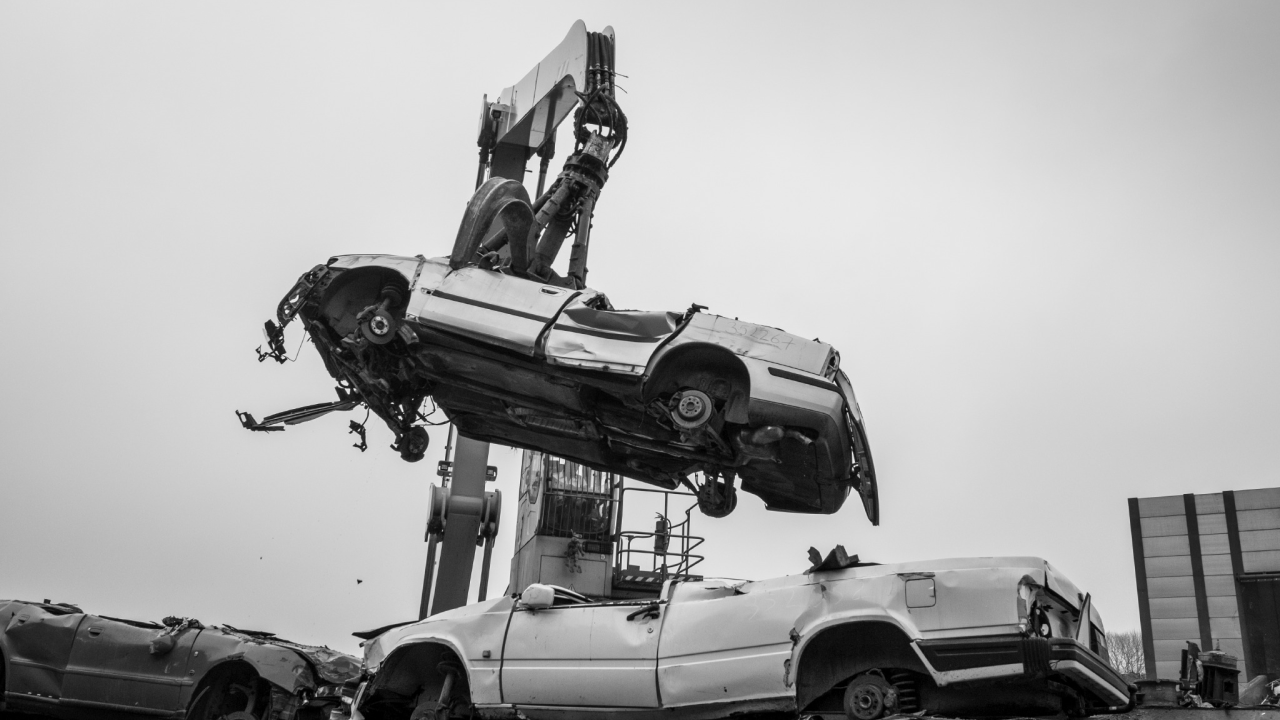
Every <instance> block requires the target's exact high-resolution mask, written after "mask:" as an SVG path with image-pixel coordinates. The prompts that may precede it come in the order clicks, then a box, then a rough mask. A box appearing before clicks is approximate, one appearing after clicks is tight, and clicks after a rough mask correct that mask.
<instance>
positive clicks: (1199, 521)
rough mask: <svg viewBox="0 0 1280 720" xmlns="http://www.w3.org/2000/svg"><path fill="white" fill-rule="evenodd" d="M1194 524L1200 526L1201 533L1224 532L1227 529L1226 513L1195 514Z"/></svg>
mask: <svg viewBox="0 0 1280 720" xmlns="http://www.w3.org/2000/svg"><path fill="white" fill-rule="evenodd" d="M1196 525H1197V526H1199V527H1200V534H1201V535H1213V534H1217V533H1225V532H1226V531H1227V515H1226V513H1210V514H1208V515H1199V514H1197V515H1196Z"/></svg>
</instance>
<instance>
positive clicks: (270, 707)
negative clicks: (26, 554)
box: [0, 600, 360, 720]
mask: <svg viewBox="0 0 1280 720" xmlns="http://www.w3.org/2000/svg"><path fill="white" fill-rule="evenodd" d="M0 628H3V629H4V631H3V634H0V685H2V686H3V689H4V695H3V702H0V710H11V711H22V712H32V713H39V714H42V715H51V716H53V717H58V718H83V717H86V714H85V713H86V712H89V713H94V712H96V713H103V714H104V715H103V716H104V717H105V716H106V715H105V714H107V713H109V714H113V715H115V716H120V715H124V716H130V715H132V716H134V717H144V716H145V717H170V718H185V719H186V720H328V719H329V716H330V712H331V711H332V710H339V711H340V713H339V714H344V715H345V713H346V708H347V707H348V706H349V705H350V702H351V696H352V695H353V694H354V690H355V686H356V681H358V680H359V677H360V661H359V660H358V659H356V658H353V657H351V656H350V655H346V654H343V653H340V652H335V651H333V650H330V649H328V648H324V647H312V646H308V645H299V644H297V643H291V642H288V641H286V640H282V639H280V638H277V637H275V636H274V635H272V634H271V633H264V632H253V631H248V630H238V629H236V628H233V627H230V626H227V625H222V626H212V627H205V626H204V625H202V624H200V622H198V621H196V620H192V619H190V618H165V621H164V622H163V623H151V622H139V621H134V620H119V619H116V618H108V617H101V616H98V615H90V614H87V613H85V612H83V611H82V610H81V609H80V608H78V607H75V606H74V605H67V604H64V603H50V602H48V601H46V602H42V603H37V602H23V601H19V600H0Z"/></svg>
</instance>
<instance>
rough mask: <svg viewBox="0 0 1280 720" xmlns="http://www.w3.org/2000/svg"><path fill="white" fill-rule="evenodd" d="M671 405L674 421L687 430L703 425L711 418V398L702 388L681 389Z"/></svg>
mask: <svg viewBox="0 0 1280 720" xmlns="http://www.w3.org/2000/svg"><path fill="white" fill-rule="evenodd" d="M669 407H670V408H671V419H672V421H674V422H675V424H676V425H679V426H680V427H682V428H684V429H686V430H693V429H694V428H699V427H702V426H703V425H705V424H706V423H707V421H708V420H710V419H711V412H712V406H711V398H710V397H708V396H707V394H706V393H704V392H702V391H701V390H692V389H686V390H681V391H680V392H678V393H676V394H675V396H674V397H673V398H672V399H671V405H670V406H669Z"/></svg>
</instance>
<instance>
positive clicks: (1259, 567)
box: [1147, 550, 1280, 574]
mask: <svg viewBox="0 0 1280 720" xmlns="http://www.w3.org/2000/svg"><path fill="white" fill-rule="evenodd" d="M1240 557H1241V559H1242V560H1244V571H1245V572H1251V573H1255V572H1280V550H1255V551H1254V552H1247V553H1240ZM1158 559H1159V560H1165V559H1167V558H1158ZM1152 562H1153V561H1152V560H1148V561H1147V564H1148V565H1150V563H1152ZM1150 572H1151V571H1150V570H1148V571H1147V573H1148V574H1150Z"/></svg>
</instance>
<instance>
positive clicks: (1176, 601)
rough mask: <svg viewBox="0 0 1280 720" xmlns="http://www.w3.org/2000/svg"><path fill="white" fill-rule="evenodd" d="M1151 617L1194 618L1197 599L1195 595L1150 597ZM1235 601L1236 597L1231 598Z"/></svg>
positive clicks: (1162, 618)
mask: <svg viewBox="0 0 1280 720" xmlns="http://www.w3.org/2000/svg"><path fill="white" fill-rule="evenodd" d="M1148 602H1150V603H1151V617H1152V618H1159V619H1161V620H1168V619H1171V618H1193V617H1196V599H1195V598H1193V597H1180V598H1150V599H1149V601H1148ZM1231 602H1233V603H1234V602H1235V598H1232V599H1231Z"/></svg>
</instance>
